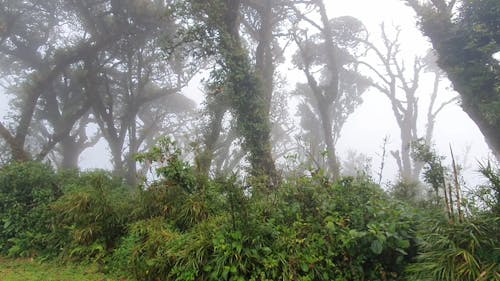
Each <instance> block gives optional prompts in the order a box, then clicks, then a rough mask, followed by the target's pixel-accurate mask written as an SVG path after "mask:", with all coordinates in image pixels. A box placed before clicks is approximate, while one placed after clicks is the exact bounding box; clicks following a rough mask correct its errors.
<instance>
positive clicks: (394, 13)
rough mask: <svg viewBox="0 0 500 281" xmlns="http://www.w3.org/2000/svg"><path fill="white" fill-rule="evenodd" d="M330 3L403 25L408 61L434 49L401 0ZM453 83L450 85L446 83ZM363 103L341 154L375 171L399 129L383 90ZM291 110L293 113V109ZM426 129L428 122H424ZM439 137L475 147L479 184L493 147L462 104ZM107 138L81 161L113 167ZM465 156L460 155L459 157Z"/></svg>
mask: <svg viewBox="0 0 500 281" xmlns="http://www.w3.org/2000/svg"><path fill="white" fill-rule="evenodd" d="M325 2H327V6H328V9H329V11H328V12H329V16H330V18H332V17H338V16H343V15H350V16H354V17H356V18H358V19H360V20H361V21H362V22H363V23H364V24H365V26H366V27H367V29H368V31H369V32H370V33H371V34H372V35H371V38H376V37H377V36H378V32H379V30H380V29H379V24H380V23H381V22H382V21H384V22H386V25H388V26H390V25H399V26H401V27H402V28H403V32H402V34H401V43H402V46H401V48H402V49H403V50H404V52H405V54H407V55H408V57H409V59H410V60H409V61H412V57H413V55H415V54H423V53H425V51H426V50H427V49H429V48H430V44H429V43H428V42H427V40H426V38H424V37H423V36H422V35H421V33H420V31H419V30H418V29H417V27H416V23H415V19H414V14H413V12H412V11H411V10H410V9H409V8H407V7H405V6H404V4H403V3H402V1H399V0H379V1H374V0H343V1H340V0H338V1H337V0H328V1H325ZM278 70H279V72H280V75H282V76H283V77H286V78H287V80H288V86H289V88H290V89H291V88H293V86H294V85H295V83H296V82H297V81H298V80H299V81H300V80H304V78H303V77H302V76H301V74H300V72H298V71H293V70H290V62H288V63H287V64H285V65H282V66H280V68H279V69H278ZM422 83H424V84H426V85H424V88H425V89H428V91H429V92H428V93H430V89H431V87H432V82H431V81H430V80H429V79H423V81H422ZM444 84H448V85H444ZM200 88H201V86H199V85H197V84H193V83H192V84H191V85H190V87H188V88H187V89H186V90H185V93H186V95H188V96H189V97H191V98H193V99H195V100H197V101H198V102H201V101H202V100H203V93H201V91H200V90H199V89H200ZM420 95H421V101H422V103H423V104H422V105H421V106H420V107H421V110H422V113H421V114H420V115H421V116H423V115H424V114H423V112H424V111H425V107H426V105H425V100H426V91H425V90H424V91H421V92H420ZM454 95H456V93H454V92H453V91H452V90H451V86H450V85H449V82H446V83H443V87H442V89H441V92H440V96H439V98H440V100H441V101H444V100H448V99H450V98H451V97H453V96H454ZM363 99H364V103H363V104H362V105H361V106H360V107H359V108H358V109H357V110H356V111H355V112H354V114H352V115H351V116H350V118H349V119H348V121H347V123H346V124H345V125H344V129H343V131H342V136H341V139H340V140H339V142H338V151H339V156H340V157H341V158H342V157H345V155H346V153H347V151H348V150H355V151H357V152H360V153H364V154H366V155H368V156H369V157H371V158H372V166H373V169H374V170H377V169H378V166H379V165H380V160H381V159H380V156H379V154H380V153H381V151H382V149H381V146H382V142H383V138H384V137H385V136H388V137H389V143H388V147H387V148H388V150H395V149H398V148H399V147H400V137H399V128H398V127H397V124H396V122H395V120H394V117H393V114H392V110H391V107H390V103H389V101H388V100H387V99H386V98H385V97H384V96H383V95H382V94H381V93H379V92H377V91H375V90H374V89H371V90H369V91H367V92H366V93H365V94H364V96H363ZM7 108H8V100H7V99H6V98H4V97H2V98H1V99H0V118H1V117H4V116H5V115H6V113H7ZM291 114H294V113H293V112H292V113H291ZM419 126H420V128H422V129H423V126H424V124H423V122H420V124H419ZM434 141H435V143H436V148H437V149H438V151H439V152H440V154H442V155H446V156H448V155H449V148H448V145H449V144H450V143H451V144H452V146H453V148H454V150H455V153H456V154H457V155H458V158H459V159H463V154H464V151H465V150H466V147H470V152H469V157H468V163H467V164H468V165H470V169H469V170H467V171H466V173H465V177H466V180H467V181H468V182H469V183H471V184H472V183H478V182H479V176H478V174H477V173H476V172H475V169H476V168H477V161H478V160H484V159H486V158H487V157H488V154H489V150H488V148H487V146H486V144H485V142H484V138H483V136H482V135H481V133H480V131H479V130H478V128H477V126H476V125H475V124H474V123H473V122H472V121H471V120H470V118H469V117H468V116H467V115H466V114H465V113H464V112H463V111H462V109H461V108H460V107H459V105H456V104H451V105H449V106H447V107H446V108H445V109H444V110H443V111H442V112H441V113H440V114H439V115H438V119H437V123H436V127H435V131H434ZM106 151H107V148H106V146H105V142H104V141H101V142H100V143H99V144H98V145H97V146H96V147H94V148H92V149H89V150H87V151H85V152H84V153H83V154H82V156H81V158H80V160H81V165H82V167H83V168H111V164H110V162H109V160H108V159H110V157H109V155H106V154H109V153H107V152H106ZM387 154H388V156H387V158H386V168H385V172H384V182H385V181H389V180H390V181H394V179H395V177H396V164H395V161H394V160H393V159H392V156H390V154H389V153H387ZM459 161H461V160H459Z"/></svg>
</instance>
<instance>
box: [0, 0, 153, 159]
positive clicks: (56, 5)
mask: <svg viewBox="0 0 500 281" xmlns="http://www.w3.org/2000/svg"><path fill="white" fill-rule="evenodd" d="M135 4H137V3H135V2H129V3H127V4H124V3H122V2H120V1H109V2H108V1H106V3H100V2H99V3H98V2H82V1H71V0H67V1H55V0H53V1H21V2H19V1H2V3H0V8H1V10H0V13H1V15H2V17H1V19H2V20H1V22H0V26H1V28H0V31H1V34H0V38H1V39H0V52H1V53H2V54H3V57H2V71H3V73H4V76H3V79H4V80H5V81H7V83H8V86H7V89H8V90H9V91H10V92H11V93H13V92H14V93H16V95H17V97H18V99H17V101H16V103H17V105H18V106H16V107H14V108H15V109H16V110H17V112H16V113H15V114H14V115H15V116H14V117H15V120H13V121H12V122H11V123H10V124H9V125H7V126H6V125H4V124H3V123H0V136H1V137H2V138H3V139H4V140H5V142H6V143H7V144H8V145H9V147H10V150H11V154H12V158H13V159H14V160H19V161H24V160H28V159H32V158H34V159H41V158H44V157H45V156H46V154H47V153H48V152H49V151H50V150H52V149H53V148H54V147H55V145H56V144H57V143H58V142H59V141H61V140H62V139H63V138H64V137H66V136H67V135H68V133H69V132H70V131H71V130H72V127H73V124H71V122H69V121H72V122H73V123H74V122H76V120H78V119H79V117H80V116H82V115H83V114H85V112H86V110H85V107H87V106H88V103H87V102H83V103H81V104H82V105H83V107H82V108H80V109H77V110H70V111H69V112H67V113H70V114H71V116H63V117H64V118H62V119H61V120H64V122H62V123H64V124H62V125H61V126H56V127H54V128H53V130H52V131H51V132H50V134H51V136H50V137H49V138H48V139H47V140H46V143H45V144H42V145H39V148H40V151H39V152H34V151H30V150H31V149H30V148H28V147H26V143H27V139H28V138H29V137H30V134H31V132H30V130H31V129H32V128H33V127H32V126H31V125H32V121H33V119H34V117H35V112H36V108H37V106H38V105H39V102H40V100H41V97H42V96H44V95H46V94H48V95H47V96H45V98H47V100H49V99H50V100H51V101H50V102H53V101H54V98H53V96H52V97H51V96H50V92H51V91H53V90H54V86H55V84H58V83H60V82H61V81H62V80H63V78H61V77H63V73H65V72H66V71H68V70H69V69H70V68H71V67H75V66H79V67H80V68H82V65H83V63H84V61H88V60H89V58H92V57H96V56H97V54H98V53H99V52H100V51H102V50H104V49H105V48H108V47H110V46H112V45H113V44H115V43H116V42H119V41H120V40H122V39H123V38H127V37H134V36H137V35H139V34H141V33H142V32H143V30H144V29H143V27H144V25H142V26H141V23H137V24H136V25H134V27H133V28H132V27H130V26H127V25H124V24H120V23H123V21H122V20H123V17H121V19H120V15H123V11H124V10H126V9H125V6H124V5H128V6H127V8H128V10H129V11H132V12H133V11H135V10H134V9H133V7H134V5H135ZM129 16H130V18H129V19H132V18H134V16H135V15H129ZM74 19H78V21H73V20H74ZM61 26H67V27H68V28H70V27H71V28H74V30H71V32H72V33H71V36H72V38H68V35H67V34H68V33H65V32H62V29H61ZM68 39H69V40H68ZM13 85H22V86H21V87H13ZM70 94H71V93H66V95H70ZM55 101H58V100H57V98H56V99H55ZM59 110H61V108H59ZM60 113H61V112H60ZM33 153H35V156H32V154H33Z"/></svg>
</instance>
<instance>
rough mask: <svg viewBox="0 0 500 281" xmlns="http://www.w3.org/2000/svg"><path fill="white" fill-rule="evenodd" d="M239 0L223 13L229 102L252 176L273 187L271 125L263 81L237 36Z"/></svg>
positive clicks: (229, 0)
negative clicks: (254, 71) (260, 178)
mask: <svg viewBox="0 0 500 281" xmlns="http://www.w3.org/2000/svg"><path fill="white" fill-rule="evenodd" d="M240 5H241V1H239V0H227V1H226V11H225V14H224V29H225V30H223V31H224V34H225V35H223V39H222V46H221V47H222V49H223V51H222V53H223V54H222V55H223V56H224V62H225V64H226V67H227V68H228V72H229V73H228V75H229V76H228V83H229V86H230V88H231V95H232V96H231V98H230V103H231V106H232V108H233V109H234V110H235V115H236V120H237V124H238V128H239V130H240V133H241V135H242V136H243V137H244V139H245V141H244V148H245V149H246V150H247V151H248V152H249V153H250V156H249V161H250V164H251V174H252V175H253V176H255V177H264V180H265V181H266V182H267V184H268V185H269V186H275V185H276V184H277V183H278V181H279V176H278V173H277V171H276V167H275V165H274V160H273V158H272V155H271V141H270V131H271V129H270V124H269V118H268V114H266V102H265V101H264V100H265V96H264V90H263V89H262V81H260V79H259V77H258V76H257V75H255V73H253V71H252V68H251V65H250V61H249V58H248V54H247V52H246V51H245V49H244V48H243V46H242V43H241V39H240V35H239V23H240Z"/></svg>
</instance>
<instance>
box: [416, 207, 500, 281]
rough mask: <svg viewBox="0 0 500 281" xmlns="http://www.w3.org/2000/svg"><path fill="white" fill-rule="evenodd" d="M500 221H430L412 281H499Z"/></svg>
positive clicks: (480, 218) (422, 230) (422, 234)
mask: <svg viewBox="0 0 500 281" xmlns="http://www.w3.org/2000/svg"><path fill="white" fill-rule="evenodd" d="M498 233H500V219H499V218H498V217H491V216H489V217H476V218H474V219H471V220H466V221H465V222H463V223H457V224H450V223H449V222H448V221H444V220H429V221H428V222H427V223H426V224H423V225H422V229H421V231H420V241H421V242H420V243H419V244H420V247H419V250H420V253H419V256H418V259H417V262H416V263H414V264H412V265H411V266H409V267H408V270H407V271H408V273H409V280H422V281H426V280H429V281H430V280H443V281H445V280H464V281H468V280H476V281H486V280H498V279H499V278H500V275H499V273H498V272H499V271H500V265H499V264H498V261H499V260H500V245H499V242H498V241H499V240H498Z"/></svg>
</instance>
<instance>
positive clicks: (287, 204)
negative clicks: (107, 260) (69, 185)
mask: <svg viewBox="0 0 500 281" xmlns="http://www.w3.org/2000/svg"><path fill="white" fill-rule="evenodd" d="M206 187H207V189H216V190H217V191H219V192H220V196H221V197H222V199H221V201H217V202H218V203H220V205H218V206H219V208H221V209H219V210H218V211H214V212H207V213H206V214H207V216H206V217H204V218H203V219H199V220H196V221H192V224H191V227H189V228H180V227H178V223H177V222H176V218H171V217H170V216H178V215H179V213H176V212H173V213H170V215H169V216H159V217H155V218H150V219H147V220H143V221H140V222H137V223H134V224H133V225H132V226H131V227H130V232H129V234H128V236H127V237H126V238H124V240H123V242H122V246H121V247H120V248H119V249H118V250H117V251H116V252H115V256H116V260H120V262H119V264H122V267H126V266H128V267H129V268H130V270H131V272H130V273H131V274H132V275H134V276H135V277H136V278H137V280H398V278H400V276H401V273H402V272H403V269H404V266H405V265H406V264H407V263H408V262H409V261H410V260H411V258H412V257H413V256H414V255H415V242H414V237H413V235H414V233H413V227H414V223H413V220H414V218H413V217H412V215H411V214H412V213H413V211H412V209H410V208H408V207H406V206H405V205H404V204H402V203H397V202H393V201H391V200H390V199H389V198H388V197H387V196H386V195H385V194H384V193H383V191H382V190H381V189H380V188H378V187H377V186H375V185H373V184H371V183H369V182H367V181H357V180H354V179H352V178H347V179H344V180H343V181H341V182H339V183H338V184H329V183H327V182H325V181H324V180H323V179H316V178H307V177H303V178H299V179H296V180H294V181H291V182H288V183H285V184H284V185H283V186H282V187H280V188H279V189H278V190H276V191H275V192H273V193H271V194H267V195H266V196H264V195H262V194H259V193H258V191H256V190H257V189H254V190H253V191H252V190H251V189H249V190H247V191H245V192H244V191H243V188H242V186H241V185H239V184H238V183H237V182H235V181H234V180H226V181H219V182H218V183H217V184H209V185H207V186H206ZM193 194H197V193H193ZM199 194H200V195H199V196H200V197H201V198H205V197H204V194H210V193H209V192H207V191H206V190H205V191H204V193H199ZM245 194H246V195H245ZM166 197H167V198H168V196H166ZM166 201H168V199H166ZM208 202H214V201H208ZM184 204H186V205H185V206H184V207H186V208H187V209H190V208H192V206H194V205H195V204H193V203H192V201H186V202H185V203H184ZM190 204H192V206H191V207H189V205H190ZM208 204H209V205H210V204H211V203H208ZM126 257H129V259H128V260H127V258H126ZM123 265H126V266H123Z"/></svg>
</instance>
